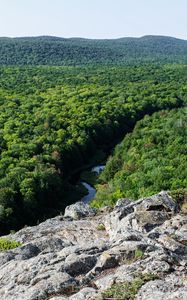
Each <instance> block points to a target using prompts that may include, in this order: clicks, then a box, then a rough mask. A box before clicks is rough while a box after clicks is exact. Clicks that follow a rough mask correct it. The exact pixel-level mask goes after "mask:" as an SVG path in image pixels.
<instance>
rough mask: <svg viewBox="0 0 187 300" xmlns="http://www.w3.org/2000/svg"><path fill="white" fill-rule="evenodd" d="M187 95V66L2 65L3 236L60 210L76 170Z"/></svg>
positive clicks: (0, 229)
mask: <svg viewBox="0 0 187 300" xmlns="http://www.w3.org/2000/svg"><path fill="white" fill-rule="evenodd" d="M186 91H187V65H161V66H157V65H153V64H150V65H144V66H126V67H125V66H113V67H104V66H100V67H96V66H90V67H89V66H87V67H49V66H43V67H39V66H38V67H31V66H25V67H24V66H23V67H1V68H0V105H1V113H0V155H1V159H0V232H5V231H8V230H9V229H17V228H19V227H21V226H23V225H25V224H32V223H33V222H35V221H36V220H40V219H42V218H43V217H46V216H48V215H49V213H52V212H53V213H57V211H59V210H62V209H63V208H64V207H65V206H66V205H67V204H68V203H69V198H68V197H67V195H66V192H67V190H68V189H69V186H68V184H67V179H68V178H69V175H71V173H72V171H75V170H76V169H78V168H79V167H81V166H84V165H86V164H88V163H89V161H90V158H92V157H93V155H94V154H95V153H96V152H97V151H98V150H100V149H103V148H104V147H106V145H110V144H111V143H112V142H114V141H116V140H117V139H119V138H122V137H123V136H124V134H125V133H127V132H129V131H130V130H132V128H133V127H134V125H135V123H136V121H137V120H140V119H141V118H142V117H143V116H144V115H145V114H152V113H153V112H155V111H158V110H162V109H172V108H175V107H181V106H184V105H185V103H186V100H187V99H186ZM70 189H71V191H74V190H73V188H72V187H71V188H70ZM75 194H76V195H80V194H79V193H75Z"/></svg>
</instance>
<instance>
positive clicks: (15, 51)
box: [0, 35, 187, 65]
mask: <svg viewBox="0 0 187 300" xmlns="http://www.w3.org/2000/svg"><path fill="white" fill-rule="evenodd" d="M142 62H143V63H146V62H158V63H159V62H166V63H173V62H176V63H187V41H186V40H182V39H178V38H174V37H167V36H154V35H146V36H143V37H140V38H133V37H124V38H123V37H122V38H117V39H86V38H63V37H55V36H37V37H18V38H8V37H2V38H0V65H87V64H130V63H142Z"/></svg>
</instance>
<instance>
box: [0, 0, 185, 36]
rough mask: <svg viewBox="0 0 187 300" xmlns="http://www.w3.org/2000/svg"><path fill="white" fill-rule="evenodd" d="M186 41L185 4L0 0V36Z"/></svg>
mask: <svg viewBox="0 0 187 300" xmlns="http://www.w3.org/2000/svg"><path fill="white" fill-rule="evenodd" d="M147 34H157V35H169V36H175V37H179V38H183V39H186V40H187V0H0V36H34V35H55V36H61V37H75V36H79V37H88V38H117V37H124V36H143V35H147Z"/></svg>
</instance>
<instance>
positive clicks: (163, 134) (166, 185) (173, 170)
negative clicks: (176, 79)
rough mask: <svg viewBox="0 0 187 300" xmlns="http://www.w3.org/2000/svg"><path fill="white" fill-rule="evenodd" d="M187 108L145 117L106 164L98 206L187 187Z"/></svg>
mask: <svg viewBox="0 0 187 300" xmlns="http://www.w3.org/2000/svg"><path fill="white" fill-rule="evenodd" d="M186 145H187V108H183V109H174V110H171V111H167V110H165V111H160V112H157V113H154V114H153V115H152V116H145V117H144V118H143V120H141V121H139V122H138V123H137V124H136V126H135V128H134V130H133V132H132V133H130V134H127V135H126V137H125V138H124V140H123V142H122V143H121V144H119V145H118V146H117V147H116V149H115V152H114V155H113V156H112V157H110V159H109V160H108V162H107V164H106V168H105V170H104V171H103V173H102V175H101V177H100V181H101V182H102V184H100V185H99V186H98V192H97V195H96V199H95V200H94V201H93V203H92V204H93V205H94V206H97V207H98V206H105V205H113V204H115V202H116V200H117V199H118V198H123V197H128V198H132V199H138V198H141V197H144V196H150V195H152V194H155V193H158V192H159V191H161V190H169V191H176V190H179V189H185V188H186V187H187V160H186V157H187V148H186Z"/></svg>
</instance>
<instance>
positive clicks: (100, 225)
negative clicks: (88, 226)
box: [96, 223, 105, 230]
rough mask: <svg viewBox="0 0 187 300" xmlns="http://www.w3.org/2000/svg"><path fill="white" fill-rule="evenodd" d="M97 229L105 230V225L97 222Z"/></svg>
mask: <svg viewBox="0 0 187 300" xmlns="http://www.w3.org/2000/svg"><path fill="white" fill-rule="evenodd" d="M96 229H97V230H105V225H104V224H102V223H101V224H98V225H97V227H96Z"/></svg>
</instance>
